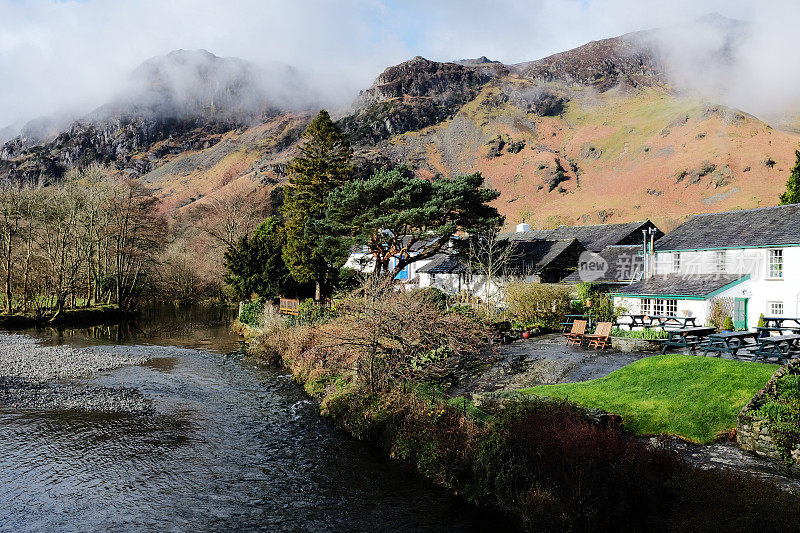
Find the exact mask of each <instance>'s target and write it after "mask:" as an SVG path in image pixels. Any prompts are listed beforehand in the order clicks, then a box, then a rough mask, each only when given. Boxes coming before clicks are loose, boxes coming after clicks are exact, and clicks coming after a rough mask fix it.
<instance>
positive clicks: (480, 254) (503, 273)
mask: <svg viewBox="0 0 800 533" xmlns="http://www.w3.org/2000/svg"><path fill="white" fill-rule="evenodd" d="M519 258H520V254H519V252H518V250H517V246H516V245H515V243H514V242H513V241H510V240H506V239H501V238H499V235H498V233H496V232H494V231H492V232H488V233H481V234H476V235H472V236H470V238H469V252H468V259H467V264H468V267H469V268H468V273H469V275H470V277H472V276H476V275H477V276H483V278H484V280H485V284H486V301H485V302H484V304H485V306H486V311H487V312H491V309H492V306H493V305H496V304H497V303H498V300H499V298H498V297H499V295H500V294H501V293H502V289H503V285H504V282H505V281H506V280H507V279H508V278H509V276H510V275H511V274H512V270H513V268H514V266H516V264H517V263H518V261H519Z"/></svg>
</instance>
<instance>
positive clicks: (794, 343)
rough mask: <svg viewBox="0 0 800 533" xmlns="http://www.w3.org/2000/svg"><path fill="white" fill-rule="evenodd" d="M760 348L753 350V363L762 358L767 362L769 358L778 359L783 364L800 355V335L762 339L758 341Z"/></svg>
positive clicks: (751, 351)
mask: <svg viewBox="0 0 800 533" xmlns="http://www.w3.org/2000/svg"><path fill="white" fill-rule="evenodd" d="M757 341H758V346H756V347H755V348H752V349H751V350H750V353H752V354H753V358H752V359H751V361H752V362H756V361H758V358H759V357H761V358H763V359H764V360H766V359H767V358H768V357H776V358H777V359H778V360H779V361H781V362H786V361H787V360H788V359H790V358H792V357H793V356H795V355H800V346H798V342H799V341H800V335H798V334H793V335H777V336H773V337H761V338H759V339H757Z"/></svg>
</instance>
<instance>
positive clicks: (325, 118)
mask: <svg viewBox="0 0 800 533" xmlns="http://www.w3.org/2000/svg"><path fill="white" fill-rule="evenodd" d="M299 150H300V155H299V156H298V157H296V158H294V159H293V160H292V161H290V162H289V165H288V170H289V183H288V184H287V186H286V187H285V189H284V195H285V199H284V204H283V217H284V220H285V225H286V246H284V249H283V258H284V261H285V263H286V266H287V267H288V268H289V272H290V273H291V275H292V277H293V278H294V279H295V280H296V281H297V282H299V283H306V282H309V281H313V282H315V283H316V286H317V291H316V297H317V299H318V300H319V299H320V298H321V296H322V285H323V283H324V281H325V277H326V274H327V272H328V270H329V269H330V266H331V263H332V258H331V257H328V256H326V255H325V254H323V253H321V250H320V247H319V244H320V242H321V237H322V236H321V235H319V234H318V224H315V223H316V222H318V221H320V220H322V219H323V218H324V216H325V209H326V202H327V199H328V194H330V192H331V191H332V190H334V189H335V188H336V187H338V186H339V185H342V184H343V183H345V182H346V181H348V180H349V179H350V178H351V177H352V174H353V166H352V164H351V159H352V157H353V151H352V149H351V148H350V144H349V143H348V142H347V139H346V138H345V137H344V136H343V135H342V133H341V132H340V131H339V128H337V127H336V124H334V123H333V121H331V117H330V115H329V114H328V112H327V111H325V110H324V109H323V110H322V111H320V112H319V114H318V115H317V116H316V118H315V119H314V120H313V121H312V122H311V124H309V126H308V128H306V130H305V132H303V136H302V142H301V144H300V146H299Z"/></svg>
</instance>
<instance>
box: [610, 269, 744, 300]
mask: <svg viewBox="0 0 800 533" xmlns="http://www.w3.org/2000/svg"><path fill="white" fill-rule="evenodd" d="M744 277H746V276H743V275H741V274H701V275H696V276H686V275H682V274H666V275H661V276H653V277H651V278H649V279H646V280H642V281H637V282H635V283H631V284H630V285H628V286H627V287H625V288H624V289H622V290H620V291H619V293H620V294H623V295H626V294H627V295H642V296H666V295H674V296H703V297H704V296H708V295H709V294H711V293H712V292H714V291H717V290H719V289H721V288H723V287H725V286H726V285H730V284H731V283H733V282H735V281H739V280H741V279H743V278H744Z"/></svg>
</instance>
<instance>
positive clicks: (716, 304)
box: [708, 300, 728, 329]
mask: <svg viewBox="0 0 800 533" xmlns="http://www.w3.org/2000/svg"><path fill="white" fill-rule="evenodd" d="M711 302H712V303H711V311H710V312H709V314H708V321H709V323H710V324H711V325H712V326H714V327H715V328H717V329H722V326H723V325H724V324H725V317H727V316H728V315H727V314H726V313H725V309H724V308H723V307H722V302H720V301H719V300H711Z"/></svg>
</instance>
